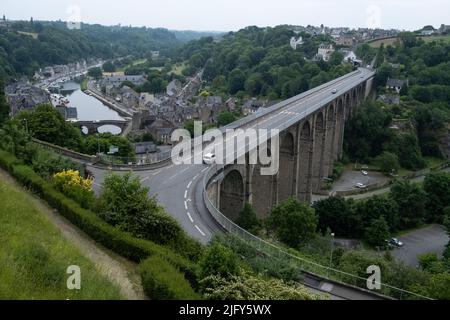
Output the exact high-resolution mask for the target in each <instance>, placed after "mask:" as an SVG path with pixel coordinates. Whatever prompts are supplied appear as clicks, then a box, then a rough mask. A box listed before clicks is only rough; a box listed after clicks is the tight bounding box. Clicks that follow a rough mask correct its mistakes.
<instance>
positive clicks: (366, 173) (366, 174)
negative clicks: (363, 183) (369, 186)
mask: <svg viewBox="0 0 450 320" xmlns="http://www.w3.org/2000/svg"><path fill="white" fill-rule="evenodd" d="M361 173H362V174H363V175H365V176H368V175H369V172H367V171H365V170H363V171H361Z"/></svg>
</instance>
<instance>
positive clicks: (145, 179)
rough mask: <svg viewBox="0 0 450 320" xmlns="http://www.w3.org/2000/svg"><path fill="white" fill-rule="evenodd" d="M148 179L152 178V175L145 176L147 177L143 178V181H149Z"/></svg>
mask: <svg viewBox="0 0 450 320" xmlns="http://www.w3.org/2000/svg"><path fill="white" fill-rule="evenodd" d="M148 179H150V177H145V178H143V179H141V182H144V181H147V180H148Z"/></svg>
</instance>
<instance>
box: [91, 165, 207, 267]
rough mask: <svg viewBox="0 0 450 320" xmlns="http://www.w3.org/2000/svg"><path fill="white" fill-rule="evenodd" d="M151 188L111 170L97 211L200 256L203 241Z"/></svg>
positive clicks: (128, 229)
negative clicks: (184, 226)
mask: <svg viewBox="0 0 450 320" xmlns="http://www.w3.org/2000/svg"><path fill="white" fill-rule="evenodd" d="M149 191H150V190H149V189H148V188H145V187H143V186H142V185H141V183H140V180H139V179H138V178H134V177H133V176H132V175H131V174H126V175H124V176H119V175H116V174H112V175H110V176H108V177H107V178H106V179H105V181H104V183H103V192H102V194H101V196H100V198H99V201H98V206H97V212H98V213H99V215H100V217H101V218H102V219H104V220H105V221H106V222H108V223H109V224H111V225H113V226H116V227H118V228H120V229H121V230H123V231H126V232H130V233H132V234H133V235H135V236H136V237H138V238H144V239H148V240H151V241H154V242H156V243H158V244H163V245H169V246H170V247H171V248H173V249H174V250H175V251H177V252H179V253H180V254H182V255H185V256H187V257H189V258H191V259H194V260H196V259H198V258H199V256H200V251H201V245H200V244H199V243H198V242H197V241H195V240H194V239H191V238H189V237H188V236H187V235H186V234H185V232H184V231H183V230H182V229H181V227H180V226H179V225H178V222H177V221H176V220H175V219H173V218H172V217H171V216H169V214H167V212H165V210H164V209H163V208H162V207H161V206H159V205H158V203H157V201H156V199H155V198H149V197H148V193H149Z"/></svg>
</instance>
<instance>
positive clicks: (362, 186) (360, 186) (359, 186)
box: [355, 183, 367, 189]
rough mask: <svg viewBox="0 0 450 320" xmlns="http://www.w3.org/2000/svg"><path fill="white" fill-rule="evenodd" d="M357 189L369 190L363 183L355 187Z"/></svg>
mask: <svg viewBox="0 0 450 320" xmlns="http://www.w3.org/2000/svg"><path fill="white" fill-rule="evenodd" d="M355 187H356V188H358V189H365V188H367V186H366V185H365V184H363V183H357V184H356V185H355Z"/></svg>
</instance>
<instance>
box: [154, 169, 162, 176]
mask: <svg viewBox="0 0 450 320" xmlns="http://www.w3.org/2000/svg"><path fill="white" fill-rule="evenodd" d="M161 171H162V170H158V171H156V172H154V173H152V176H157V175H158V174H160V173H161Z"/></svg>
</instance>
